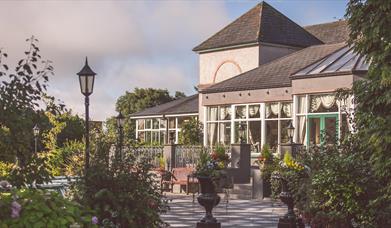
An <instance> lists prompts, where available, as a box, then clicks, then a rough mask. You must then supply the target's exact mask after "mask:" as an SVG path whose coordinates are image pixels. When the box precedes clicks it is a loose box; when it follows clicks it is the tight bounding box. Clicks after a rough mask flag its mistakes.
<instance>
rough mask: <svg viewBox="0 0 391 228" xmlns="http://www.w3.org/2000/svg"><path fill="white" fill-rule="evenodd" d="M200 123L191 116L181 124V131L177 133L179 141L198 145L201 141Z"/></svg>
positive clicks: (201, 127)
mask: <svg viewBox="0 0 391 228" xmlns="http://www.w3.org/2000/svg"><path fill="white" fill-rule="evenodd" d="M202 129H203V126H202V123H200V122H199V121H198V120H197V119H196V118H191V119H190V120H189V121H186V122H184V123H183V124H182V126H181V132H180V134H179V143H180V144H185V145H199V144H201V143H202V140H203V134H202Z"/></svg>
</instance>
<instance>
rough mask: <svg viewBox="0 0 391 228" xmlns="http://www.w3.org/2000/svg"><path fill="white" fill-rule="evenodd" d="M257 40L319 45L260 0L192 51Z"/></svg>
mask: <svg viewBox="0 0 391 228" xmlns="http://www.w3.org/2000/svg"><path fill="white" fill-rule="evenodd" d="M259 42H265V43H272V44H280V45H288V46H295V47H308V46H311V45H317V44H323V42H322V41H321V40H319V39H318V38H316V37H315V36H314V35H312V34H311V33H310V32H308V31H307V30H305V29H304V28H302V27H301V26H299V25H298V24H296V23H295V22H293V21H292V20H291V19H289V18H288V17H286V16H285V15H284V14H282V13H280V12H279V11H278V10H276V9H275V8H273V7H272V6H271V5H269V4H267V3H266V2H261V3H259V4H258V5H256V6H255V7H254V8H252V9H250V10H249V11H248V12H246V13H245V14H243V15H242V16H240V17H239V18H238V19H236V20H235V21H233V22H232V23H230V24H229V25H227V26H226V27H224V28H223V29H221V30H220V31H219V32H217V33H216V34H214V35H213V36H211V37H210V38H209V39H207V40H206V41H204V42H202V43H201V44H200V45H198V46H197V47H195V48H194V49H193V51H196V52H201V51H207V50H209V49H215V48H225V47H231V46H237V45H245V44H254V43H259Z"/></svg>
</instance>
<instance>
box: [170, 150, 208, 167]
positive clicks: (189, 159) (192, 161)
mask: <svg viewBox="0 0 391 228" xmlns="http://www.w3.org/2000/svg"><path fill="white" fill-rule="evenodd" d="M202 150H203V146H200V145H177V146H176V147H175V166H176V167H195V166H196V165H197V162H198V160H199V159H200V153H201V151H202Z"/></svg>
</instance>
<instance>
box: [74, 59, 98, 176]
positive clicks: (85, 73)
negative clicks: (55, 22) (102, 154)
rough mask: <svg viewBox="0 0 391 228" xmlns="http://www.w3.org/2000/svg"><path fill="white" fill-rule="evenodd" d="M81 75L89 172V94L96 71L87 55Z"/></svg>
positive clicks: (86, 163) (85, 164) (79, 74)
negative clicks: (90, 64)
mask: <svg viewBox="0 0 391 228" xmlns="http://www.w3.org/2000/svg"><path fill="white" fill-rule="evenodd" d="M77 75H78V76H79V83H80V90H81V93H82V94H83V95H84V104H85V109H86V113H85V115H86V116H85V121H86V136H85V137H86V151H85V163H84V166H85V171H86V172H87V170H88V168H89V166H90V123H89V105H90V98H89V96H90V95H91V94H92V92H93V89H94V81H95V75H96V73H95V72H94V71H92V69H91V68H90V66H88V60H87V57H86V61H85V65H84V67H83V68H82V69H81V70H80V72H79V73H77Z"/></svg>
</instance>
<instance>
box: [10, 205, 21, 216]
mask: <svg viewBox="0 0 391 228" xmlns="http://www.w3.org/2000/svg"><path fill="white" fill-rule="evenodd" d="M11 210H12V212H11V218H19V216H20V211H21V210H22V206H21V205H20V204H19V203H18V202H16V201H13V202H12V203H11Z"/></svg>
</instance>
